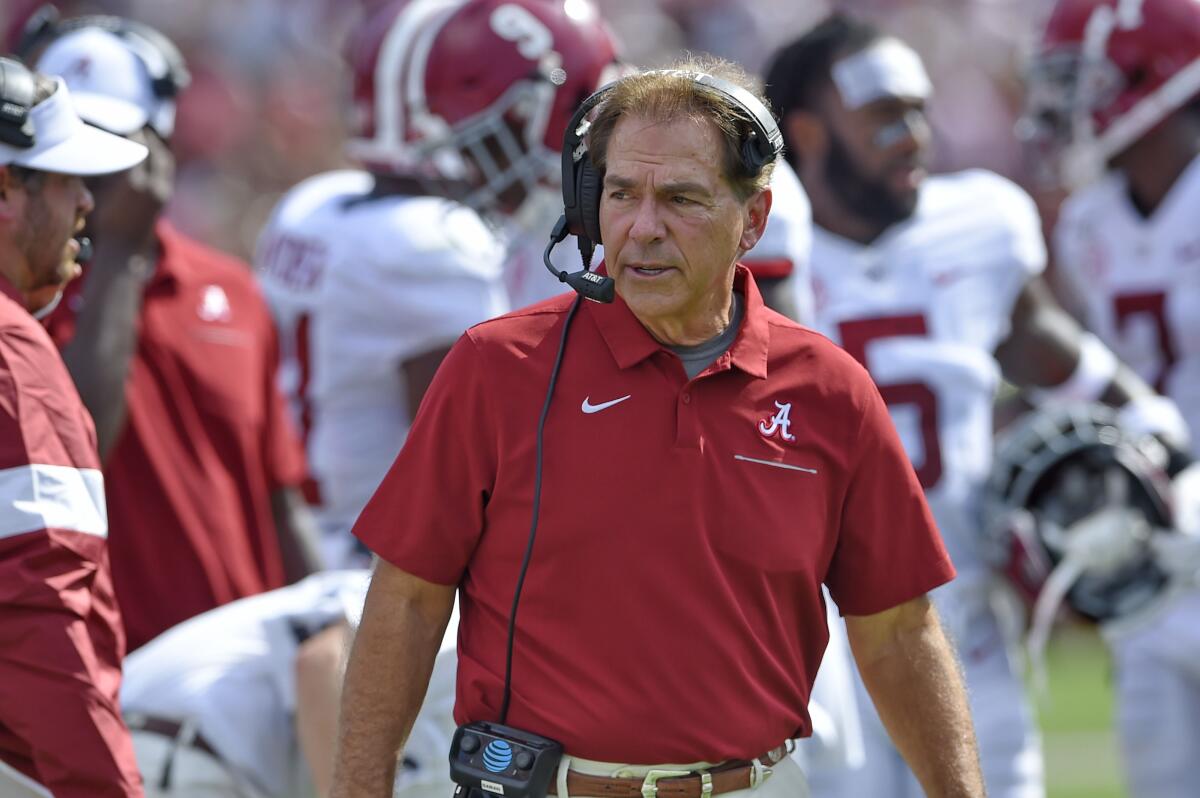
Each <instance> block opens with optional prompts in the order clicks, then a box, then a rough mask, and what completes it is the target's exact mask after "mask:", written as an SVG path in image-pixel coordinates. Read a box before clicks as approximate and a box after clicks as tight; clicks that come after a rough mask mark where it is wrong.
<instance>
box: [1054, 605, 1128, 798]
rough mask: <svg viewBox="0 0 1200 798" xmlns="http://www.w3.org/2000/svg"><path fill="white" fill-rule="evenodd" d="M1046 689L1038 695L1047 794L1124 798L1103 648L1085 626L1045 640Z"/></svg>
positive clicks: (1063, 797) (1059, 797)
mask: <svg viewBox="0 0 1200 798" xmlns="http://www.w3.org/2000/svg"><path fill="white" fill-rule="evenodd" d="M1048 676H1049V685H1050V689H1049V695H1047V696H1044V697H1042V698H1041V699H1039V701H1038V710H1039V715H1040V720H1041V727H1042V733H1043V734H1044V735H1045V746H1046V770H1047V773H1046V780H1047V785H1048V787H1049V789H1048V798H1124V796H1125V794H1126V793H1125V790H1124V788H1123V787H1122V786H1121V775H1120V762H1119V761H1118V753H1117V741H1116V733H1115V731H1114V727H1113V700H1112V690H1111V686H1112V685H1111V682H1112V679H1111V675H1110V665H1109V658H1108V652H1107V651H1106V650H1105V649H1104V646H1103V644H1102V643H1101V642H1100V640H1099V639H1098V638H1097V637H1096V635H1095V634H1094V633H1092V632H1091V631H1090V630H1087V629H1085V628H1072V629H1064V630H1060V631H1059V632H1057V633H1056V635H1055V639H1054V642H1053V643H1052V644H1051V646H1050V652H1049V662H1048Z"/></svg>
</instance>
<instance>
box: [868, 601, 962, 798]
mask: <svg viewBox="0 0 1200 798" xmlns="http://www.w3.org/2000/svg"><path fill="white" fill-rule="evenodd" d="M846 633H847V635H848V636H849V638H850V648H851V650H852V651H853V652H854V659H855V661H856V662H857V663H858V670H859V672H860V673H861V674H862V678H863V682H864V683H865V684H866V686H867V691H868V692H869V693H870V694H871V699H872V701H874V703H875V709H876V710H877V711H878V712H879V717H880V719H881V720H882V721H883V724H884V726H885V727H887V730H888V734H889V735H890V736H891V738H892V742H893V743H895V745H896V748H897V749H899V751H900V753H901V754H903V756H904V759H905V761H906V762H908V766H909V767H910V768H912V771H913V773H914V774H916V776H917V779H918V780H919V781H920V782H921V786H922V787H923V788H924V790H925V794H926V795H929V796H931V798H982V797H983V796H984V795H985V791H984V786H983V774H982V772H981V770H980V767H979V752H978V750H977V748H976V744H975V730H974V727H973V726H972V723H971V712H970V708H969V707H968V705H967V694H966V690H965V689H964V688H963V683H962V676H961V674H960V672H959V668H958V662H957V661H956V660H955V657H954V652H953V651H952V650H951V647H950V643H949V642H948V641H947V640H946V636H945V634H943V632H942V627H941V624H940V623H939V622H938V617H937V611H936V610H934V608H933V605H932V604H931V603H930V601H929V599H928V598H927V597H925V596H921V597H920V598H917V599H913V600H912V601H908V602H905V603H904V604H901V605H899V606H896V607H893V608H891V609H890V610H884V611H883V612H880V613H876V614H875V615H861V616H851V615H848V616H846Z"/></svg>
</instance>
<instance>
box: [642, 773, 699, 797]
mask: <svg viewBox="0 0 1200 798" xmlns="http://www.w3.org/2000/svg"><path fill="white" fill-rule="evenodd" d="M690 775H692V771H690V770H648V771H646V777H645V778H644V779H642V798H656V796H657V795H658V780H659V779H677V778H680V777H682V776H690Z"/></svg>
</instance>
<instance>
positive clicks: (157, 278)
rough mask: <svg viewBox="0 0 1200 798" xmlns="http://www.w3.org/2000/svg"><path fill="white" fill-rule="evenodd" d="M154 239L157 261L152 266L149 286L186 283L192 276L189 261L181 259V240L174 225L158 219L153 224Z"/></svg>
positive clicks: (184, 258)
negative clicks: (156, 247)
mask: <svg viewBox="0 0 1200 798" xmlns="http://www.w3.org/2000/svg"><path fill="white" fill-rule="evenodd" d="M154 237H155V238H156V239H157V240H158V261H157V262H156V263H155V265H154V276H153V277H151V278H150V282H151V284H156V283H166V282H181V283H186V282H188V281H189V279H190V278H191V277H192V276H193V273H192V269H191V267H190V263H191V261H190V259H189V258H187V257H181V250H182V248H183V238H182V236H181V234H180V233H179V231H178V230H176V229H175V225H173V224H171V223H170V222H168V221H167V220H166V219H164V218H162V217H159V219H158V221H157V222H155V223H154Z"/></svg>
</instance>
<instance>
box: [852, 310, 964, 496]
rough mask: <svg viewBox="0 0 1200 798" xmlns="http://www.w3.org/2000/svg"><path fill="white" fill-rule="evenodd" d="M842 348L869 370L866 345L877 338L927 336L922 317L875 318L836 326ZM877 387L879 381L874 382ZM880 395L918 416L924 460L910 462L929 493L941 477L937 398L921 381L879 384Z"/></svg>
mask: <svg viewBox="0 0 1200 798" xmlns="http://www.w3.org/2000/svg"><path fill="white" fill-rule="evenodd" d="M838 332H839V333H840V334H841V337H842V346H843V347H844V348H845V350H846V351H847V352H849V353H850V354H851V355H852V356H853V357H854V359H855V360H857V361H858V362H859V363H861V364H863V366H864V367H865V368H866V369H867V370H868V371H870V369H871V364H870V363H868V362H867V344H868V343H870V342H871V341H874V340H876V339H878V338H893V337H896V336H900V335H928V334H929V330H928V328H927V327H926V325H925V317H924V316H885V317H883V318H878V319H857V320H855V321H844V322H842V323H841V324H839V325H838ZM876 384H877V385H879V383H878V382H876ZM879 393H880V395H881V396H882V397H883V401H885V402H887V404H888V406H889V407H893V406H898V405H911V406H913V407H915V408H916V410H917V413H918V415H919V418H920V421H919V426H920V431H921V443H922V448H923V449H924V450H925V460H924V462H922V463H913V467H914V468H915V469H916V471H917V478H918V479H919V480H920V481H921V487H923V488H925V489H926V490H929V489H930V488H932V487H933V486H934V485H936V484H937V483H938V480H940V479H941V478H942V447H941V443H940V442H939V441H938V405H937V395H936V394H935V393H934V392H933V389H931V388H930V387H929V386H928V385H926V384H925V383H923V382H893V383H889V384H887V385H879Z"/></svg>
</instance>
